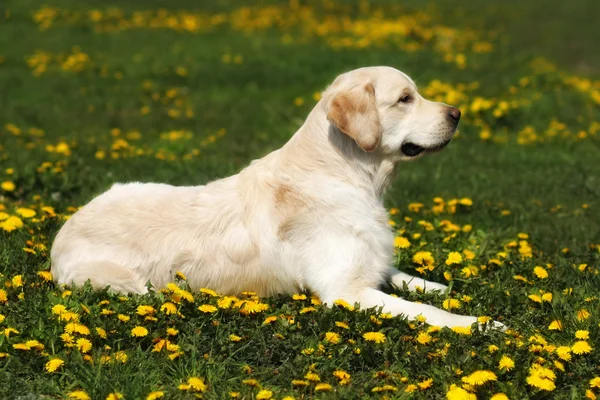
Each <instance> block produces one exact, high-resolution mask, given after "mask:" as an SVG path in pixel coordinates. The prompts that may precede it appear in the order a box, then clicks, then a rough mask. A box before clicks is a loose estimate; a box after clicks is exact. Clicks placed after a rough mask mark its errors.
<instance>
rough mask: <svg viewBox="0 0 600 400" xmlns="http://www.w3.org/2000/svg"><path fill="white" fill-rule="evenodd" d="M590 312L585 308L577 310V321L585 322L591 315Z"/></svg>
mask: <svg viewBox="0 0 600 400" xmlns="http://www.w3.org/2000/svg"><path fill="white" fill-rule="evenodd" d="M590 315H591V314H590V312H589V311H588V310H586V309H584V308H582V309H581V310H579V311H577V321H579V322H583V321H585V320H586V319H588V318H589V317H590Z"/></svg>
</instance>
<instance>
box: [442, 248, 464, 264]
mask: <svg viewBox="0 0 600 400" xmlns="http://www.w3.org/2000/svg"><path fill="white" fill-rule="evenodd" d="M462 262H463V257H462V255H461V254H460V253H459V252H456V251H453V252H451V253H450V254H448V258H447V259H446V265H452V264H460V263H462Z"/></svg>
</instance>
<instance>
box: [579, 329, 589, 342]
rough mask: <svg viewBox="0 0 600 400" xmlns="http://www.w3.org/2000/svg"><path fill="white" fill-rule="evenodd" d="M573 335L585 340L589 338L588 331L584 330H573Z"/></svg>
mask: <svg viewBox="0 0 600 400" xmlns="http://www.w3.org/2000/svg"><path fill="white" fill-rule="evenodd" d="M575 337H576V338H577V339H582V340H586V339H589V338H590V332H588V331H584V330H578V331H577V332H575Z"/></svg>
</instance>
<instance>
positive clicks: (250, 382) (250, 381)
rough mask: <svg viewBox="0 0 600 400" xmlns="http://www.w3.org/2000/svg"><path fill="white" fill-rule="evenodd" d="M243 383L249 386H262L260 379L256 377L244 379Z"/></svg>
mask: <svg viewBox="0 0 600 400" xmlns="http://www.w3.org/2000/svg"><path fill="white" fill-rule="evenodd" d="M242 383H243V384H244V385H248V386H251V387H258V386H260V383H258V381H257V380H256V379H244V380H243V381H242Z"/></svg>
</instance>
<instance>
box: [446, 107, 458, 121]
mask: <svg viewBox="0 0 600 400" xmlns="http://www.w3.org/2000/svg"><path fill="white" fill-rule="evenodd" d="M448 115H449V116H450V118H452V119H453V120H454V121H455V122H458V121H459V120H460V110H459V109H458V108H456V107H452V108H450V111H449V112H448Z"/></svg>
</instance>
